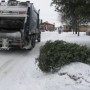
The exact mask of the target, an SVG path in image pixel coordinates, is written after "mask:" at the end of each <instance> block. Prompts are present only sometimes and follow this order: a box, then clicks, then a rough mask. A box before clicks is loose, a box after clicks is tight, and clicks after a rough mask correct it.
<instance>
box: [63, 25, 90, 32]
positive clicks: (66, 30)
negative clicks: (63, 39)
mask: <svg viewBox="0 0 90 90" xmlns="http://www.w3.org/2000/svg"><path fill="white" fill-rule="evenodd" d="M88 29H90V25H80V26H79V31H80V32H86V31H87V30H88ZM63 30H64V32H69V31H72V30H71V27H70V26H69V25H63Z"/></svg>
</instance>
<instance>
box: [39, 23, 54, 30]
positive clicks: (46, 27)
mask: <svg viewBox="0 0 90 90" xmlns="http://www.w3.org/2000/svg"><path fill="white" fill-rule="evenodd" d="M40 30H41V31H54V30H55V25H53V24H50V23H48V22H44V23H41V24H40Z"/></svg>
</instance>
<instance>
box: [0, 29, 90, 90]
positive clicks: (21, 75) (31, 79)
mask: <svg viewBox="0 0 90 90" xmlns="http://www.w3.org/2000/svg"><path fill="white" fill-rule="evenodd" d="M89 38H90V36H86V34H85V33H83V32H82V33H80V36H79V37H78V36H77V35H75V34H74V35H73V33H72V32H67V33H65V32H62V33H61V34H58V32H57V31H55V32H48V31H47V32H42V33H41V42H40V43H36V46H35V48H33V49H32V50H31V51H23V50H10V51H0V90H90V66H89V65H86V64H83V63H72V64H70V65H67V66H65V67H63V68H62V69H61V70H60V71H59V72H58V73H55V74H46V73H43V72H41V71H40V69H39V68H38V66H37V64H36V60H35V59H36V58H37V57H38V55H39V48H40V46H42V45H43V44H45V42H46V41H47V40H64V41H67V42H72V43H78V44H80V45H87V46H88V47H90V39H89ZM62 73H63V75H61V74H62Z"/></svg>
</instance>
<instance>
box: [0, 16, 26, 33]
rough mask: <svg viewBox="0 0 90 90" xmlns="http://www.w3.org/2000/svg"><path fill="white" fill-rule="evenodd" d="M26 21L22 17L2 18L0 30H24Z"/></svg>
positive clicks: (0, 19)
mask: <svg viewBox="0 0 90 90" xmlns="http://www.w3.org/2000/svg"><path fill="white" fill-rule="evenodd" d="M24 19H25V18H22V17H16V18H15V17H13V18H12V17H0V30H12V31H13V30H20V29H22V28H23V25H24Z"/></svg>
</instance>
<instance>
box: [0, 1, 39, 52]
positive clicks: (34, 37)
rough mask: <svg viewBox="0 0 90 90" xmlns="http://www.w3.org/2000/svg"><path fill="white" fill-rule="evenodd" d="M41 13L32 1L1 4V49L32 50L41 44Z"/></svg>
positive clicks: (3, 2) (2, 2)
mask: <svg viewBox="0 0 90 90" xmlns="http://www.w3.org/2000/svg"><path fill="white" fill-rule="evenodd" d="M39 11H40V10H38V11H37V10H36V9H35V7H34V4H33V3H31V2H30V1H26V2H20V1H16V0H9V1H7V2H5V0H2V1H1V2H0V49H7V50H9V49H10V48H15V47H19V48H21V49H26V50H29V49H32V48H34V47H35V44H36V41H37V42H40V40H41V32H40V29H39V20H40V19H39Z"/></svg>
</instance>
